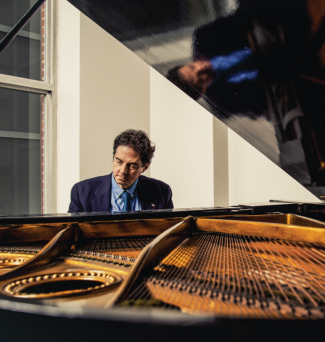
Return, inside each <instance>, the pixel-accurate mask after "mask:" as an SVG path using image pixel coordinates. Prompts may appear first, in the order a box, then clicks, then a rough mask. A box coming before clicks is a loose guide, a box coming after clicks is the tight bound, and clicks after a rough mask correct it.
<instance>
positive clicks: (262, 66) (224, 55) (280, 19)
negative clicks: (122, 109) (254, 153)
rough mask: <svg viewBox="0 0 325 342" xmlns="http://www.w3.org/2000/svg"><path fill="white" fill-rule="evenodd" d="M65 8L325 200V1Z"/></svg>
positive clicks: (89, 2)
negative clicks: (89, 22) (86, 19)
mask: <svg viewBox="0 0 325 342" xmlns="http://www.w3.org/2000/svg"><path fill="white" fill-rule="evenodd" d="M69 2H71V3H72V4H73V5H75V6H76V7H77V8H78V9H79V10H80V11H82V12H83V13H84V14H85V15H87V16H88V17H89V18H91V19H92V20H93V21H95V22H96V23H97V24H98V25H99V26H101V27H102V28H103V29H105V30H106V31H107V32H109V33H110V34H111V35H113V36H114V37H115V38H117V39H118V40H119V41H121V42H122V43H123V44H124V45H125V46H127V47H128V48H130V49H131V50H132V51H134V52H135V53H136V54H137V55H138V56H139V57H141V58H142V59H144V60H145V61H146V62H147V63H148V64H149V65H151V66H152V67H153V68H155V69H156V70H157V71H159V72H160V73H161V74H162V75H164V76H166V77H167V78H168V79H169V80H170V81H171V82H173V83H174V84H175V85H176V86H178V87H179V88H181V89H182V90H183V91H184V92H185V93H187V94H188V95H189V96H190V97H192V98H193V99H194V100H195V101H198V102H199V103H200V104H201V105H203V106H204V107H205V108H207V109H208V110H209V111H210V112H211V113H212V114H213V115H215V116H216V117H217V118H219V119H221V120H222V121H223V122H224V123H225V124H227V125H228V126H229V127H230V128H231V129H233V130H234V131H235V132H236V133H238V134H239V135H240V136H241V137H243V138H244V139H245V140H247V141H248V142H249V143H251V144H252V145H253V146H254V147H256V148H257V149H258V150H259V151H260V152H262V153H263V154H264V155H265V156H267V157H268V158H269V159H270V160H272V161H273V162H274V163H276V164H277V165H278V166H279V167H281V168H282V169H283V170H284V171H286V172H287V173H288V174H290V175H291V176H292V177H293V178H295V179H296V180H297V181H298V182H300V183H301V184H302V185H304V186H305V187H306V188H307V189H309V190H310V191H311V192H312V193H314V194H315V195H316V196H320V195H325V134H324V127H325V115H324V113H325V96H324V88H325V45H324V39H325V22H324V16H325V1H324V0H313V1H312V0H263V1H260V0H227V1H225V0H214V1H213V0H212V1H211V0H210V1H208V0H156V1H149V0H110V1H106V0H69ZM157 47H159V49H158V48H157Z"/></svg>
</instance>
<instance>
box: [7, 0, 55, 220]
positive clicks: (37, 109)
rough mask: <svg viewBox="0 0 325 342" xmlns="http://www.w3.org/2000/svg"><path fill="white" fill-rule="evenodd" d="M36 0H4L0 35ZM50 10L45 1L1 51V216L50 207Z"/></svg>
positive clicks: (14, 23)
mask: <svg viewBox="0 0 325 342" xmlns="http://www.w3.org/2000/svg"><path fill="white" fill-rule="evenodd" d="M35 1H36V0H1V2H0V40H2V38H3V37H4V36H5V35H6V34H7V33H8V32H9V31H10V30H11V28H12V27H13V26H15V25H16V23H17V22H18V21H19V20H20V19H21V18H22V16H23V15H24V14H25V13H26V12H27V11H28V10H29V9H30V8H31V7H32V5H34V3H35ZM51 13H53V9H52V4H51V2H50V1H47V2H45V3H43V5H42V6H41V7H40V9H39V10H38V11H37V12H36V13H35V14H34V16H33V17H32V18H31V20H30V21H29V22H28V23H27V24H26V25H25V26H24V28H23V29H22V30H21V31H20V32H19V33H18V35H17V36H16V37H15V38H14V40H13V41H12V42H11V43H10V45H8V47H7V48H6V49H5V50H4V51H3V52H2V54H0V156H1V158H0V215H21V214H39V213H43V212H44V211H46V205H47V203H46V197H45V190H46V189H45V185H44V184H45V183H46V182H45V180H46V164H45V161H46V158H45V157H46V155H45V149H46V148H47V146H46V144H45V141H46V139H45V138H46V135H47V134H48V133H49V134H50V132H47V131H46V120H47V119H46V118H48V117H50V116H51V114H52V113H51V111H52V108H51V106H50V105H49V104H51V103H52V101H51V99H52V96H53V88H54V87H53V82H52V75H51V69H52V68H51V63H52V60H53V59H52V58H51V53H50V49H51V42H50V39H49V38H50V37H51V29H50V28H51V25H50V24H51V22H52V20H51ZM47 140H48V139H47Z"/></svg>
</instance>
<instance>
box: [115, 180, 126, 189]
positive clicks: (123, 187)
mask: <svg viewBox="0 0 325 342" xmlns="http://www.w3.org/2000/svg"><path fill="white" fill-rule="evenodd" d="M116 183H117V185H118V186H120V187H121V188H122V189H127V188H128V181H126V180H118V181H116Z"/></svg>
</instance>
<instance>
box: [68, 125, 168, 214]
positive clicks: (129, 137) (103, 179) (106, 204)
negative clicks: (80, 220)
mask: <svg viewBox="0 0 325 342" xmlns="http://www.w3.org/2000/svg"><path fill="white" fill-rule="evenodd" d="M154 151H155V147H154V146H152V144H151V141H150V140H149V138H148V136H147V134H146V133H144V132H143V131H138V130H133V129H129V130H126V131H125V132H122V133H121V134H119V135H118V136H117V137H116V138H115V140H114V144H113V172H112V173H110V174H109V175H107V176H100V177H95V178H91V179H86V180H84V181H81V182H79V183H77V184H75V185H74V186H73V188H72V190H71V203H70V206H69V211H68V212H69V213H74V212H100V211H111V212H119V211H128V210H148V209H168V208H173V207H174V206H173V201H172V191H171V189H170V187H169V185H167V184H165V183H164V182H161V181H159V180H156V179H153V178H148V177H145V176H141V174H142V173H143V172H144V171H146V170H147V169H148V167H149V165H150V163H151V160H152V158H153V155H154Z"/></svg>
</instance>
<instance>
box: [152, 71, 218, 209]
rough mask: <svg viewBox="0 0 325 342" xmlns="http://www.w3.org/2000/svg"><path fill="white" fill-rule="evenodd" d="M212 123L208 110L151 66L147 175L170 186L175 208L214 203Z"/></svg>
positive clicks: (211, 204)
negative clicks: (153, 146)
mask: <svg viewBox="0 0 325 342" xmlns="http://www.w3.org/2000/svg"><path fill="white" fill-rule="evenodd" d="M212 123H213V118H212V116H211V114H210V113H208V112H207V111H206V110H205V109H204V108H202V107H201V106H200V105H199V104H198V103H196V102H195V101H193V100H192V99H191V98H189V97H188V96H187V95H185V94H184V93H183V92H182V91H181V90H179V89H178V88H176V87H175V86H174V85H173V84H171V83H170V82H169V81H167V80H166V79H165V78H164V77H163V76H161V75H160V74H159V73H158V72H157V71H155V70H154V69H151V71H150V137H151V139H152V140H153V141H154V142H155V143H156V145H157V148H156V153H155V157H154V159H153V163H152V165H151V176H152V177H154V178H157V179H160V180H163V181H164V182H166V183H168V184H169V185H170V186H171V188H172V191H173V201H174V206H175V207H176V208H189V207H212V206H213V205H214V188H213V178H214V174H213V167H214V165H213V163H214V161H213V126H212Z"/></svg>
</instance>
